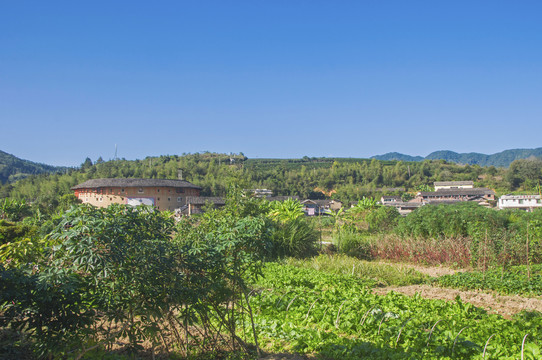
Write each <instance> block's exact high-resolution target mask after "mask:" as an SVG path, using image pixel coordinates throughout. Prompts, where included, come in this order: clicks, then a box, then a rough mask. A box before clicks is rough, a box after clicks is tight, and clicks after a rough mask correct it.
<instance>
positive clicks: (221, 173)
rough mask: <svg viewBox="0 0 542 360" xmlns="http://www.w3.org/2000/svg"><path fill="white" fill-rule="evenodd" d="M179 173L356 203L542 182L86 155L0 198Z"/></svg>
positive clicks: (467, 172) (214, 191) (5, 190)
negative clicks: (436, 186)
mask: <svg viewBox="0 0 542 360" xmlns="http://www.w3.org/2000/svg"><path fill="white" fill-rule="evenodd" d="M180 174H182V177H183V179H184V180H188V181H190V182H192V183H194V184H196V185H199V186H201V187H202V188H203V190H202V195H206V196H209V195H213V196H224V195H225V194H226V192H227V189H228V186H229V184H231V183H236V184H238V185H239V186H241V187H243V188H267V189H271V190H273V193H274V194H275V195H298V196H300V197H301V198H312V199H317V198H326V197H327V198H329V197H331V198H334V199H338V200H341V201H345V202H346V201H354V200H358V199H359V198H361V197H362V196H371V197H380V196H381V195H383V194H397V195H402V194H403V193H404V192H411V193H414V192H416V191H417V190H419V189H422V188H424V187H425V188H426V187H427V186H432V184H433V182H434V181H449V180H473V181H474V182H475V186H478V187H488V188H491V189H494V190H496V191H497V193H498V194H503V193H509V192H513V191H524V192H531V193H532V192H535V191H537V190H536V189H537V186H538V184H539V182H540V181H541V180H542V161H541V160H538V159H528V160H516V161H514V162H513V163H512V165H511V166H510V168H509V169H503V168H496V167H480V166H478V165H474V166H470V165H457V164H454V163H448V162H446V161H444V160H425V161H422V162H403V161H379V160H375V159H372V160H368V159H349V158H335V159H333V158H308V157H305V158H302V159H289V160H284V159H283V160H281V159H246V158H245V157H244V156H243V155H242V154H240V155H227V154H216V153H201V154H200V153H196V154H188V155H183V156H177V155H172V156H169V155H167V156H160V157H148V158H146V159H143V160H133V161H131V160H130V161H129V160H112V161H97V162H96V163H95V164H92V162H91V161H90V160H89V161H87V162H85V163H84V164H83V165H82V167H81V168H80V169H77V170H75V169H71V170H69V171H67V172H65V173H61V174H60V173H56V174H41V175H36V176H30V177H28V178H26V179H22V180H20V181H17V182H15V183H12V184H6V185H4V186H2V188H0V198H2V197H13V198H18V199H26V200H27V201H38V202H40V203H43V204H48V205H49V206H54V204H55V202H58V199H59V198H60V197H61V196H62V195H65V194H71V193H72V192H71V190H70V188H71V187H72V186H74V185H76V184H78V183H81V182H83V181H86V180H88V179H94V178H115V177H118V178H130V177H135V178H162V179H176V178H178V177H179V175H180Z"/></svg>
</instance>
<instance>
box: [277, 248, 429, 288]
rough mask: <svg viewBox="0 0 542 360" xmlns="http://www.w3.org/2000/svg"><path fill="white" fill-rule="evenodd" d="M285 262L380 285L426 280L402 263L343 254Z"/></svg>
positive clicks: (405, 283)
mask: <svg viewBox="0 0 542 360" xmlns="http://www.w3.org/2000/svg"><path fill="white" fill-rule="evenodd" d="M284 264H286V265H291V266H296V267H300V268H305V269H314V270H317V271H321V272H325V273H330V274H337V275H351V276H356V277H358V278H360V279H373V280H375V281H376V282H377V283H378V284H379V285H380V284H381V285H384V286H405V285H413V284H421V283H424V282H426V280H427V278H426V276H425V275H423V274H421V273H419V272H417V271H416V270H413V269H412V268H410V267H406V266H402V265H399V264H398V265H388V264H379V263H374V262H370V261H363V260H359V259H357V258H355V257H350V256H346V255H342V254H338V255H333V256H330V255H323V254H322V255H319V256H316V257H312V258H308V259H302V260H300V259H294V258H288V259H285V260H284Z"/></svg>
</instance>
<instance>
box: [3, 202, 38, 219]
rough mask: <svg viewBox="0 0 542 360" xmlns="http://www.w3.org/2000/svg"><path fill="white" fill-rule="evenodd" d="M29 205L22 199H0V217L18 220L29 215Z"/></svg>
mask: <svg viewBox="0 0 542 360" xmlns="http://www.w3.org/2000/svg"><path fill="white" fill-rule="evenodd" d="M30 213H31V212H30V206H29V205H27V204H26V202H25V201H24V200H21V201H17V200H14V199H9V198H6V199H4V200H3V201H0V219H2V220H11V221H19V220H22V219H23V218H24V217H26V216H29V215H30Z"/></svg>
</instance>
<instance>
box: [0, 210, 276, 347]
mask: <svg viewBox="0 0 542 360" xmlns="http://www.w3.org/2000/svg"><path fill="white" fill-rule="evenodd" d="M249 202H250V201H249ZM243 208H244V209H245V210H246V209H249V208H251V207H250V206H244V207H243V206H238V207H237V209H243ZM228 211H229V212H223V213H221V212H219V211H213V212H210V213H209V214H205V217H203V218H200V219H199V220H196V219H186V220H184V221H182V222H181V223H180V224H179V225H178V233H177V234H176V235H174V234H173V230H174V229H175V226H174V223H173V220H172V218H171V217H169V214H167V213H161V212H157V211H155V210H153V209H152V208H149V207H138V208H132V207H127V206H120V205H113V206H110V207H109V208H106V209H102V208H94V207H90V206H83V205H80V206H77V207H73V208H72V209H71V210H69V211H67V212H66V213H65V214H64V215H63V217H62V219H61V221H60V222H59V224H58V225H57V226H56V227H55V229H54V230H53V232H52V233H51V235H50V236H49V237H48V238H47V240H43V241H32V242H31V241H30V240H28V239H24V240H21V241H18V242H16V243H11V244H10V246H9V247H2V249H1V251H0V257H1V258H2V260H3V261H2V263H1V264H2V266H1V268H0V310H1V311H2V313H3V317H1V318H0V327H2V326H4V327H6V328H7V327H11V328H13V329H16V330H17V331H20V332H21V331H24V332H25V333H26V335H27V336H28V337H29V338H30V339H31V340H33V342H34V344H35V347H34V348H35V350H36V351H37V352H38V354H41V355H45V354H53V355H54V356H57V357H61V356H66V354H68V353H71V354H74V355H70V356H73V357H77V356H82V355H83V354H84V353H85V352H86V351H88V350H90V349H92V348H100V349H105V348H107V347H108V346H110V345H111V344H114V343H119V342H124V344H125V348H126V349H127V350H129V351H130V352H136V351H139V350H140V349H141V348H142V344H143V343H147V344H152V346H153V347H156V346H161V345H164V341H166V340H164V336H163V335H164V334H165V333H167V334H171V336H173V337H174V338H173V339H171V338H170V339H169V342H171V341H174V342H175V343H177V344H180V346H182V347H183V348H184V349H185V355H188V349H189V346H193V347H194V349H195V350H196V349H200V350H201V349H204V348H207V347H208V346H209V347H211V348H213V347H216V346H217V342H220V341H223V339H225V338H230V339H232V343H233V344H237V345H234V347H235V346H239V345H238V340H237V337H236V336H235V334H236V331H237V330H236V328H237V325H236V319H237V317H238V316H239V315H238V314H240V313H241V314H242V313H243V312H244V311H245V310H242V309H245V308H246V295H247V293H248V289H247V285H246V279H250V280H251V281H253V280H254V279H255V277H256V276H257V274H258V273H259V272H260V271H259V269H260V268H261V263H262V259H263V257H264V256H265V255H266V254H267V250H266V246H267V242H266V241H265V236H264V235H265V233H266V228H265V225H266V218H265V217H264V216H263V215H262V216H246V217H239V216H232V214H235V212H234V210H233V208H228ZM5 264H8V265H9V267H8V266H5ZM228 303H230V304H231V307H229V306H224V304H228ZM234 309H235V310H234ZM196 324H197V327H198V329H200V330H201V329H205V330H204V331H205V334H206V335H205V341H204V342H203V343H199V341H198V342H197V343H195V344H194V341H195V340H194V339H196V337H195V336H194V335H192V334H191V331H193V327H194V326H196ZM198 331H199V330H198ZM198 344H199V345H198ZM164 346H165V347H166V348H168V347H170V346H171V343H170V344H169V345H168V344H167V343H165V345H164Z"/></svg>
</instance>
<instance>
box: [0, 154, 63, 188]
mask: <svg viewBox="0 0 542 360" xmlns="http://www.w3.org/2000/svg"><path fill="white" fill-rule="evenodd" d="M66 169H67V168H65V167H56V166H51V165H45V164H38V163H35V162H32V161H28V160H22V159H19V158H17V157H15V156H13V155H11V154H8V153H6V152H3V151H1V150H0V185H1V184H5V183H10V182H15V181H17V180H21V179H24V178H25V177H28V176H31V175H35V174H40V173H54V172H58V171H64V170H66Z"/></svg>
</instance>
